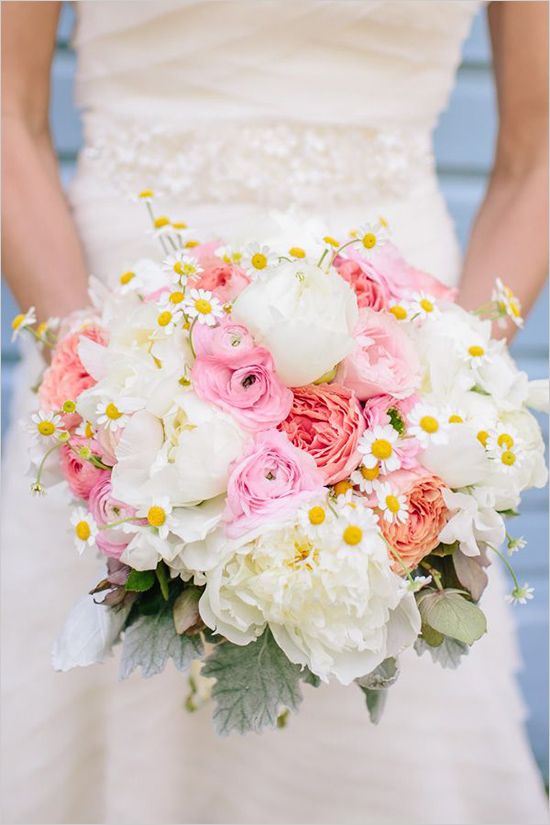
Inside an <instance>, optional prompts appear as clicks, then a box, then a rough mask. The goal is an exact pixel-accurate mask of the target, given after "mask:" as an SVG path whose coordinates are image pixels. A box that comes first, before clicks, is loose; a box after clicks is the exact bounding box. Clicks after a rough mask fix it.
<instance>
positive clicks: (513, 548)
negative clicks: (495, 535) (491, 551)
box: [507, 536, 527, 556]
mask: <svg viewBox="0 0 550 825" xmlns="http://www.w3.org/2000/svg"><path fill="white" fill-rule="evenodd" d="M507 547H508V555H509V556H512V555H513V554H514V553H517V552H518V550H523V548H524V547H527V542H526V540H525V539H524V538H523V536H519V537H518V538H517V539H514V538H512V536H508V541H507Z"/></svg>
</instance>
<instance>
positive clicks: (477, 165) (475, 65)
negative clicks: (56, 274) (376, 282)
mask: <svg viewBox="0 0 550 825" xmlns="http://www.w3.org/2000/svg"><path fill="white" fill-rule="evenodd" d="M72 22H73V15H72V10H71V8H70V6H69V5H67V4H65V5H64V8H63V11H62V17H61V21H60V26H59V33H58V46H57V51H56V56H55V61H54V65H53V71H52V103H51V124H52V129H53V135H54V141H55V146H56V150H57V153H58V157H59V163H60V169H61V174H62V177H63V180H64V181H65V182H66V181H67V180H68V179H69V178H70V176H71V174H72V171H73V169H74V163H75V157H76V153H77V151H78V149H79V147H80V144H81V132H80V127H79V120H78V114H77V112H76V111H75V108H74V105H73V102H72V83H73V74H74V67H75V57H74V54H73V52H72V51H71V50H70V48H69V45H68V41H69V37H70V32H71V27H72ZM495 123H496V118H495V100H494V92H493V80H492V74H491V66H490V53H489V47H488V38H487V28H486V23H485V19H484V15H483V12H481V13H480V15H478V17H477V18H476V19H475V21H474V25H473V28H472V32H471V34H470V36H469V38H468V39H467V41H466V43H465V45H464V50H463V60H462V64H461V66H460V69H459V72H458V78H457V85H456V88H455V90H454V93H453V95H452V98H451V101H450V104H449V107H448V109H447V111H446V112H445V114H444V115H443V117H442V118H441V122H440V124H439V127H438V129H437V132H436V135H435V147H436V156H437V162H438V169H439V174H440V179H441V184H442V187H443V191H444V193H445V196H446V198H447V202H448V205H449V209H450V211H451V213H452V215H453V218H454V220H455V223H456V228H457V231H458V234H459V236H460V240H461V243H462V245H463V246H464V245H465V243H466V241H467V238H468V233H469V230H470V226H471V222H472V218H473V216H474V215H475V212H476V210H477V208H478V206H479V203H480V199H481V197H482V194H483V191H484V187H485V183H486V178H487V173H488V170H489V169H490V165H491V158H492V150H493V140H494V135H495ZM2 297H3V302H2V359H3V370H2V391H3V404H2V427H3V429H4V428H5V426H6V425H7V418H8V412H9V395H10V390H11V385H12V381H13V367H14V365H15V363H16V361H17V357H18V355H17V350H16V348H15V347H14V346H13V345H12V344H11V343H10V330H9V323H10V320H11V318H12V316H13V314H14V312H15V307H14V305H13V301H12V299H11V297H10V296H9V294H8V291H7V289H6V288H5V286H3V292H2ZM547 306H548V295H547V290H545V293H544V295H542V296H541V298H540V300H539V302H538V304H537V306H536V308H535V309H534V311H533V313H532V314H531V316H530V318H529V320H528V323H527V325H526V328H525V330H524V331H523V332H521V333H520V334H519V335H518V337H517V339H516V342H515V343H514V348H513V349H514V355H515V357H516V358H517V359H518V360H519V362H520V364H521V367H522V368H523V369H525V370H527V371H528V373H529V375H530V376H531V377H532V378H542V377H545V376H546V374H547V362H548V316H547ZM544 426H545V427H546V422H544ZM547 517H548V501H547V492H546V490H542V491H541V490H535V491H531V492H530V493H528V494H526V496H525V498H524V502H523V506H522V515H521V516H520V517H519V518H518V519H516V520H514V522H513V524H512V526H511V529H512V530H513V533H514V534H515V535H523V536H525V538H526V539H528V542H529V545H528V547H527V548H526V550H524V551H523V552H522V554H520V556H519V558H518V557H516V560H517V568H518V572H519V574H520V577H521V578H522V579H526V580H527V581H529V582H530V583H531V584H532V585H534V586H535V588H536V598H535V600H534V601H532V602H530V603H529V604H528V605H526V606H525V607H522V608H515V610H516V616H517V622H518V626H519V631H520V641H521V650H522V654H523V658H524V662H525V667H524V669H523V671H522V673H521V675H520V679H521V686H522V688H523V691H524V695H525V698H526V701H527V705H528V708H529V719H528V723H527V724H528V728H529V735H530V738H531V742H532V745H533V749H534V751H535V755H536V757H537V760H538V762H539V765H540V767H541V770H542V771H543V773H544V775H545V776H546V777H548V557H547V548H548V521H547Z"/></svg>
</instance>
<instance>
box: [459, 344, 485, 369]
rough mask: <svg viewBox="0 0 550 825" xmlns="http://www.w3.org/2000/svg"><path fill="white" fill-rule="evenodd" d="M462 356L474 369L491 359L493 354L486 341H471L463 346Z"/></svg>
mask: <svg viewBox="0 0 550 825" xmlns="http://www.w3.org/2000/svg"><path fill="white" fill-rule="evenodd" d="M462 357H463V358H464V360H465V361H466V363H468V364H469V365H470V366H471V367H472V368H473V369H474V370H475V369H477V368H478V367H482V366H484V365H485V364H487V363H489V362H490V361H491V354H490V352H489V349H488V347H487V345H486V344H485V342H483V341H481V340H480V341H469V342H468V343H467V344H466V345H465V346H464V347H462Z"/></svg>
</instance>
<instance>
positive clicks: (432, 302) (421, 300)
mask: <svg viewBox="0 0 550 825" xmlns="http://www.w3.org/2000/svg"><path fill="white" fill-rule="evenodd" d="M410 314H411V315H412V316H413V317H416V318H418V319H420V320H424V319H425V318H429V317H432V318H433V317H434V316H435V315H438V314H439V307H438V306H437V303H436V299H435V298H434V297H433V295H428V293H427V292H417V293H415V294H414V295H413V296H412V298H411V303H410Z"/></svg>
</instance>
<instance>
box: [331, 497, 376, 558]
mask: <svg viewBox="0 0 550 825" xmlns="http://www.w3.org/2000/svg"><path fill="white" fill-rule="evenodd" d="M335 529H336V530H337V531H338V534H339V536H340V540H341V541H342V542H343V543H344V544H345V545H347V546H348V547H358V548H359V547H364V546H365V543H366V544H368V543H369V541H370V540H371V538H372V534H373V532H374V533H376V534H378V519H377V518H376V514H375V513H374V510H372V508H371V507H365V506H364V505H363V504H361V503H360V502H359V500H358V499H355V500H354V501H350V502H346V504H344V505H343V506H340V507H339V508H338V521H337V522H336V525H335Z"/></svg>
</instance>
